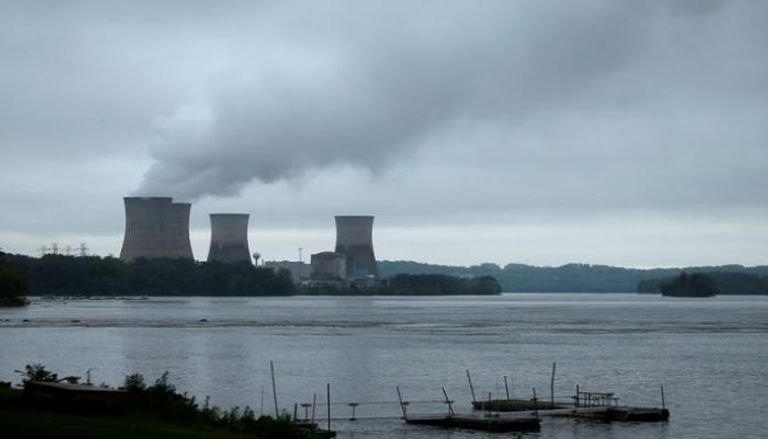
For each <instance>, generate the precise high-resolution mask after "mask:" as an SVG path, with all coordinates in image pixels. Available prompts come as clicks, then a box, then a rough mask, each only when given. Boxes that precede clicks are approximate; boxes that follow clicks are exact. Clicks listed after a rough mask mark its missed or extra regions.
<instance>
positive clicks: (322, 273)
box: [310, 252, 347, 280]
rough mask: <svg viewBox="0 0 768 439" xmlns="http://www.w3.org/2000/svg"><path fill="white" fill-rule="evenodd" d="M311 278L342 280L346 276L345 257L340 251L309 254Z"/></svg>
mask: <svg viewBox="0 0 768 439" xmlns="http://www.w3.org/2000/svg"><path fill="white" fill-rule="evenodd" d="M311 265H312V274H311V275H310V278H311V279H312V280H343V279H346V278H347V257H346V255H343V254H341V253H335V252H320V253H315V254H313V255H312V256H311Z"/></svg>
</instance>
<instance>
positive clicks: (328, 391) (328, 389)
mask: <svg viewBox="0 0 768 439" xmlns="http://www.w3.org/2000/svg"><path fill="white" fill-rule="evenodd" d="M325 396H326V402H327V403H328V404H327V407H328V432H330V431H331V383H326V384H325Z"/></svg>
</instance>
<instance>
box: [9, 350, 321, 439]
mask: <svg viewBox="0 0 768 439" xmlns="http://www.w3.org/2000/svg"><path fill="white" fill-rule="evenodd" d="M36 368H37V369H36ZM27 375H28V377H32V376H35V377H37V378H39V379H45V381H30V378H27V379H26V380H25V381H24V384H23V386H24V388H23V389H18V388H12V387H11V386H10V383H8V382H5V383H0V432H2V437H3V438H43V437H56V438H59V439H68V438H72V439H75V438H77V439H82V438H93V439H97V438H104V437H109V438H112V439H134V438H147V437H150V438H153V439H176V438H179V439H180V438H191V439H242V438H251V439H254V438H257V439H303V438H311V437H312V436H311V434H309V433H308V432H304V431H301V430H299V429H297V428H296V427H294V425H293V424H292V423H291V421H290V419H289V418H287V417H285V418H280V419H277V420H275V419H274V418H271V417H268V416H262V417H260V418H258V419H257V418H256V417H255V416H254V415H253V412H252V411H250V409H247V408H246V409H245V410H243V411H240V410H239V409H232V410H230V411H221V410H220V409H218V408H216V407H208V405H207V403H206V405H204V406H202V407H200V406H198V405H197V404H196V403H195V399H194V398H189V397H187V396H186V394H179V393H177V392H176V390H175V387H173V385H171V384H169V383H168V382H167V379H166V377H167V375H163V378H162V379H161V380H158V381H157V382H156V384H155V385H154V386H152V387H144V384H143V378H142V377H141V376H140V375H133V376H132V377H133V378H134V381H133V382H134V383H137V382H138V383H140V386H139V387H135V384H134V387H132V388H122V389H114V388H107V387H104V386H103V385H102V386H92V385H81V384H69V383H67V381H68V380H70V379H71V378H73V377H67V378H62V379H58V378H57V375H56V374H52V373H49V372H47V371H45V369H44V368H43V367H42V366H41V365H33V366H31V367H30V366H27ZM75 380H76V378H75ZM136 380H138V381H136ZM126 382H128V380H126Z"/></svg>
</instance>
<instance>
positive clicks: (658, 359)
mask: <svg viewBox="0 0 768 439" xmlns="http://www.w3.org/2000/svg"><path fill="white" fill-rule="evenodd" d="M6 319H7V320H8V321H6ZM23 319H28V320H29V322H23V321H22V320H23ZM201 319H207V322H201V321H200V320H201ZM76 321H77V322H76ZM767 335H768V297H718V298H714V299H687V300H686V299H669V298H661V297H658V296H642V295H623V294H611V295H601V294H569V295H562V294H559V295H558V294H513V295H503V296H500V297H488V298H485V297H482V298H472V297H450V298H449V297H434V298H418V297H414V298H399V297H398V298H389V297H360V298H337V297H320V298H315V297H311V298H310V297H292V298H252V299H251V298H247V299H236V298H225V299H222V298H183V299H176V298H153V299H152V300H149V301H70V302H67V303H62V302H35V303H34V304H33V305H32V306H30V307H27V308H24V309H0V380H14V381H18V376H17V375H15V374H14V372H13V370H14V369H20V368H22V367H23V366H24V365H25V364H27V363H32V362H41V363H44V364H46V365H48V366H49V368H51V369H54V370H56V371H57V372H59V373H60V374H74V375H82V376H85V371H86V370H87V369H89V368H92V369H93V372H92V374H93V380H94V381H95V382H97V383H100V382H107V383H109V384H119V383H120V382H121V381H122V378H123V377H124V376H125V375H126V374H128V373H132V372H140V373H143V374H145V376H146V377H147V378H148V380H154V379H155V378H156V377H157V376H158V375H159V374H160V373H161V372H162V371H165V370H167V371H169V372H170V374H171V378H172V381H173V382H174V383H175V384H176V386H177V387H178V388H179V389H180V390H183V391H187V392H189V393H190V394H194V395H197V396H198V397H199V398H204V397H205V396H206V395H210V397H211V401H212V402H213V403H215V404H217V405H220V406H223V407H232V406H241V407H243V406H245V405H249V406H251V407H252V408H254V409H255V410H256V412H257V413H259V412H260V411H261V410H262V409H263V410H264V411H265V412H270V413H271V412H273V411H274V402H273V400H272V393H271V384H270V379H269V361H270V360H273V361H274V362H275V365H276V368H277V386H278V403H279V405H280V407H281V408H283V409H288V410H290V411H293V404H294V402H299V403H301V402H311V400H312V395H313V394H314V393H316V394H317V395H318V399H322V398H324V395H325V393H324V392H325V383H326V382H330V383H331V386H332V390H331V391H332V399H333V402H334V404H333V405H332V407H333V416H334V417H347V416H349V415H350V414H351V410H350V408H349V407H348V406H346V404H345V403H347V402H351V401H359V402H377V401H378V402H382V404H363V405H361V406H360V407H358V416H360V417H369V416H370V417H379V418H380V419H365V420H358V421H356V422H350V421H347V420H334V423H333V427H334V429H336V430H338V431H339V433H340V437H346V438H414V439H417V438H453V439H460V438H480V437H489V435H488V434H486V433H474V432H466V431H454V432H448V431H443V430H433V429H429V428H416V427H409V426H405V425H403V424H402V422H401V421H400V420H398V419H396V415H397V414H398V411H399V407H398V406H397V405H396V404H393V402H394V401H396V394H395V386H396V385H397V386H400V388H401V389H402V390H403V392H404V396H405V398H406V399H409V400H438V399H440V398H442V392H441V390H440V389H441V387H442V386H445V387H446V390H447V391H448V393H449V396H450V397H451V398H452V399H455V400H456V401H457V403H458V404H459V407H458V408H457V410H459V409H461V408H462V407H463V408H467V407H468V406H469V400H470V398H471V397H470V393H469V387H468V385H467V383H466V378H465V372H464V371H465V369H470V370H471V371H472V374H473V380H474V382H475V383H474V384H475V387H476V391H477V393H478V395H479V394H483V395H485V397H487V395H488V393H489V392H490V393H492V394H494V395H501V394H502V393H503V392H504V390H503V389H504V386H503V381H502V378H501V377H502V376H504V375H508V376H512V377H513V378H512V392H513V393H514V394H515V396H520V397H529V396H530V394H531V388H532V387H536V389H537V392H538V393H539V394H540V395H542V396H545V397H548V396H549V374H550V368H551V364H552V362H553V361H556V362H557V382H556V386H555V393H556V394H557V395H563V396H566V395H570V394H572V393H573V390H574V388H575V386H576V384H579V385H580V386H581V388H582V389H586V390H593V391H613V392H616V393H617V395H618V396H619V397H621V398H622V400H623V401H624V402H627V403H632V404H635V405H652V406H658V405H660V395H659V386H660V385H661V384H663V385H664V388H665V391H666V402H667V405H668V407H669V408H670V409H671V413H672V418H671V420H670V422H669V423H666V424H647V425H643V424H618V423H615V424H600V423H590V422H575V421H572V420H556V421H553V420H545V421H544V422H543V425H542V431H541V432H540V433H537V434H526V435H524V437H530V438H542V439H544V438H576V437H578V438H626V437H633V438H670V439H671V438H705V437H706V438H735V437H741V438H752V437H768V436H766V428H767V427H768V420H766V419H767V418H766V415H765V414H766V413H768V337H767ZM262 401H263V402H262ZM262 407H263V408H262ZM444 410H445V407H444V405H442V404H439V403H438V404H429V403H425V404H414V405H413V406H412V407H411V411H412V412H433V413H442V412H444ZM323 411H324V408H323ZM299 412H300V414H302V413H303V411H302V410H301V409H300V410H299ZM499 437H504V435H500V436H499Z"/></svg>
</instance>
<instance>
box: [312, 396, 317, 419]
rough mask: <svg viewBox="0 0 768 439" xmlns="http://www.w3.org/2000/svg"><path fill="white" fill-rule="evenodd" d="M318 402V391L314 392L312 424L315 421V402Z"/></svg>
mask: <svg viewBox="0 0 768 439" xmlns="http://www.w3.org/2000/svg"><path fill="white" fill-rule="evenodd" d="M316 403H317V393H313V394H312V424H314V423H315V404H316Z"/></svg>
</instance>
